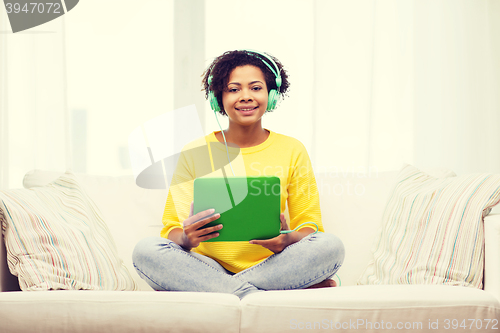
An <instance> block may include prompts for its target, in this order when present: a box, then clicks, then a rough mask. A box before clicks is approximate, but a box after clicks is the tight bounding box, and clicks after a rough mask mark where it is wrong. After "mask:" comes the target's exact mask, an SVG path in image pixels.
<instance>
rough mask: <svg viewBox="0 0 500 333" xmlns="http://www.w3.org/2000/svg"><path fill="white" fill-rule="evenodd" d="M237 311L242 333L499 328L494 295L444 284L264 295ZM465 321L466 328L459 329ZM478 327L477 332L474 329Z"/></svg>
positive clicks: (248, 299) (499, 310)
mask: <svg viewBox="0 0 500 333" xmlns="http://www.w3.org/2000/svg"><path fill="white" fill-rule="evenodd" d="M241 311H242V313H241V330H240V332H241V333H251V332H252V333H253V332H261V333H267V332H297V331H307V332H308V331H314V332H316V331H325V332H326V331H328V332H330V331H332V332H333V331H335V332H351V331H352V332H390V331H397V332H448V331H456V330H457V329H460V330H461V331H467V332H475V331H476V332H494V331H492V330H491V329H492V327H493V325H496V328H497V330H498V328H500V323H498V318H500V303H499V301H498V300H497V299H496V298H495V297H493V296H492V295H491V294H489V293H487V292H485V291H483V290H478V289H472V288H461V287H452V286H443V285H380V286H379V285H377V286H349V287H337V288H323V289H304V290H290V291H267V292H262V293H254V294H251V295H248V296H246V297H244V298H243V299H242V301H241ZM469 319H470V320H469ZM464 320H465V322H464V324H465V325H466V327H467V329H463V327H460V325H461V324H462V322H463V321H464ZM455 324H458V325H457V326H458V327H455ZM487 324H488V325H489V327H488V329H486V325H487ZM470 325H472V329H469V328H470ZM476 325H477V326H476ZM480 326H481V327H482V329H478V328H479V327H480ZM436 327H437V328H438V329H436Z"/></svg>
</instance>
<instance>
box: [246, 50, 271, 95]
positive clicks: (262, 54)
mask: <svg viewBox="0 0 500 333" xmlns="http://www.w3.org/2000/svg"><path fill="white" fill-rule="evenodd" d="M238 51H242V52H246V53H247V54H249V55H252V54H250V53H254V54H253V56H254V57H256V58H259V59H260V60H261V61H262V62H263V63H264V64H265V65H266V66H267V67H268V68H269V69H270V70H271V72H273V74H274V76H276V85H277V86H278V89H279V88H280V87H281V75H280V69H279V67H278V65H276V63H275V62H274V60H273V58H271V57H270V56H268V55H267V54H265V53H261V52H259V51H256V50H250V49H248V50H238ZM261 56H262V57H265V58H266V59H267V60H269V61H270V62H271V63H272V64H273V65H274V68H273V67H272V66H271V65H269V63H268V62H267V61H264V59H262V57H261Z"/></svg>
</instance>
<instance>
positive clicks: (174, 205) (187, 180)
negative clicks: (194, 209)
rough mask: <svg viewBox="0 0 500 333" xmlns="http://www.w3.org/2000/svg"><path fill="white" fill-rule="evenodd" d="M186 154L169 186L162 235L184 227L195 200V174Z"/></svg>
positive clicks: (181, 157) (181, 158) (180, 159)
mask: <svg viewBox="0 0 500 333" xmlns="http://www.w3.org/2000/svg"><path fill="white" fill-rule="evenodd" d="M191 167H192V166H191V165H190V163H189V162H188V159H187V158H186V155H185V154H181V155H180V157H179V161H178V163H177V167H176V170H175V172H174V175H173V176H172V181H171V184H170V186H169V190H168V196H167V202H166V204H165V210H164V212H163V218H162V222H163V226H164V227H163V229H162V230H161V233H160V235H161V237H164V238H168V235H169V233H170V231H172V230H173V229H176V228H181V229H182V228H183V221H184V220H185V219H187V218H188V217H189V212H190V208H191V202H192V201H193V182H194V174H193V171H192V170H191V169H192V168H191Z"/></svg>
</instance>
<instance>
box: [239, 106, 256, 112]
mask: <svg viewBox="0 0 500 333" xmlns="http://www.w3.org/2000/svg"><path fill="white" fill-rule="evenodd" d="M255 109H257V106H255V107H253V108H245V109H243V108H236V110H238V111H252V110H255Z"/></svg>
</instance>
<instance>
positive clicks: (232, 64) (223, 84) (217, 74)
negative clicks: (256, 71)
mask: <svg viewBox="0 0 500 333" xmlns="http://www.w3.org/2000/svg"><path fill="white" fill-rule="evenodd" d="M266 55H267V56H268V57H270V58H271V59H273V60H274V62H275V63H276V65H277V66H278V68H279V70H280V75H281V86H280V88H279V93H280V96H281V97H284V96H286V92H287V91H288V88H289V86H290V83H289V82H288V74H287V72H286V70H285V69H284V68H283V65H282V64H281V63H280V62H279V60H278V59H276V58H275V57H273V56H271V55H269V54H268V53H266ZM264 61H265V62H266V63H269V65H270V66H271V67H272V68H275V66H274V65H273V64H272V63H271V62H270V61H269V60H268V59H267V58H266V57H264V56H262V55H260V54H259V53H255V52H253V51H246V50H236V51H227V52H224V53H223V54H222V55H220V56H218V57H217V58H215V59H214V61H212V63H211V64H210V66H208V68H207V69H206V70H205V72H204V73H203V75H202V81H201V84H202V86H203V89H202V90H204V91H205V98H207V99H208V93H209V92H210V90H212V91H213V92H214V94H215V97H216V98H217V102H218V103H219V105H221V106H222V105H223V104H222V92H223V91H224V90H225V89H227V83H228V81H229V75H230V74H231V72H232V71H233V69H235V68H236V67H239V66H245V65H252V66H255V67H258V68H260V70H261V71H262V73H264V77H265V80H266V85H267V90H268V91H270V90H272V89H277V85H276V76H275V75H274V73H273V72H272V71H271V70H270V69H269V67H268V66H267V65H266V64H265V63H264ZM210 76H212V81H211V83H210V84H209V83H208V78H209V77H210ZM219 113H220V114H222V115H227V114H226V112H225V111H224V109H223V107H221V111H219Z"/></svg>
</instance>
